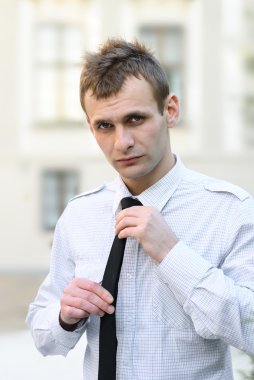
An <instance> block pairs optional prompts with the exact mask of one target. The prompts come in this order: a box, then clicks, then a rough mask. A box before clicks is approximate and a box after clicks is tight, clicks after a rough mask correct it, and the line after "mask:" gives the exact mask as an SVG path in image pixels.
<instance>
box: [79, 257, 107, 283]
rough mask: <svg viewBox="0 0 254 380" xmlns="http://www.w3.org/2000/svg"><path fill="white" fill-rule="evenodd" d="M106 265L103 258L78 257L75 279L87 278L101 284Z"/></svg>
mask: <svg viewBox="0 0 254 380" xmlns="http://www.w3.org/2000/svg"><path fill="white" fill-rule="evenodd" d="M105 265H106V263H104V262H103V260H102V258H101V257H78V258H77V259H76V268H75V277H77V278H86V279H89V280H92V281H95V282H97V283H100V282H101V281H102V278H103V274H104V270H105Z"/></svg>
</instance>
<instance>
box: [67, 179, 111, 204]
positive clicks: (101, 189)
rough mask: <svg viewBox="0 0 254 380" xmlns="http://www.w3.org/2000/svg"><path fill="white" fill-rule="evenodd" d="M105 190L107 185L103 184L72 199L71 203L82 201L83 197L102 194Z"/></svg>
mask: <svg viewBox="0 0 254 380" xmlns="http://www.w3.org/2000/svg"><path fill="white" fill-rule="evenodd" d="M105 188H106V185H105V184H104V183H103V184H101V185H100V186H97V187H95V188H93V189H90V190H87V191H84V192H83V193H80V194H77V195H75V196H74V197H72V198H71V199H70V200H69V202H73V201H75V200H77V199H80V198H83V197H88V196H89V195H90V196H92V195H94V194H96V193H101V192H102V191H103V190H105Z"/></svg>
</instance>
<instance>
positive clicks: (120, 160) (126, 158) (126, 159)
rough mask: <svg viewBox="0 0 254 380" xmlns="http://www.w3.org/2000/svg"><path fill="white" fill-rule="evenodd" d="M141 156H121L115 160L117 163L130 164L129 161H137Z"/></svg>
mask: <svg viewBox="0 0 254 380" xmlns="http://www.w3.org/2000/svg"><path fill="white" fill-rule="evenodd" d="M141 157H142V156H130V157H123V158H119V159H117V160H116V161H117V162H119V163H123V164H128V163H129V164H130V163H134V162H135V161H137V160H138V159H139V158H141Z"/></svg>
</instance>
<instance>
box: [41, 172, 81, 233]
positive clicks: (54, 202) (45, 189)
mask: <svg viewBox="0 0 254 380" xmlns="http://www.w3.org/2000/svg"><path fill="white" fill-rule="evenodd" d="M77 193H78V173H77V172H76V171H65V170H47V171H45V172H44V173H43V174H42V225H43V228H44V229H45V230H52V229H54V228H55V225H56V222H57V220H58V218H59V217H60V215H61V213H62V212H63V210H64V208H65V206H66V204H67V203H68V201H69V200H70V199H71V198H72V197H73V196H75V195H76V194H77Z"/></svg>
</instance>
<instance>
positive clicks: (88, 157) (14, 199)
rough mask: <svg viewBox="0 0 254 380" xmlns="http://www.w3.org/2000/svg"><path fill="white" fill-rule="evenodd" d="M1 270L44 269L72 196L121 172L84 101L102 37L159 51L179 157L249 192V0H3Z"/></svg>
mask: <svg viewBox="0 0 254 380" xmlns="http://www.w3.org/2000/svg"><path fill="white" fill-rule="evenodd" d="M0 25H1V28H2V30H1V37H0V46H1V60H0V78H1V99H0V104H1V126H0V173H1V174H0V177H1V197H0V209H1V213H0V221H1V222H0V223H1V232H0V235H1V248H2V249H1V252H0V268H1V269H0V271H21V270H22V271H43V270H46V268H47V267H48V264H49V257H50V246H51V243H52V236H53V229H54V226H55V223H56V220H57V219H58V217H59V215H60V213H61V212H62V210H63V208H64V206H65V205H66V203H67V201H68V199H70V198H71V197H72V196H73V195H74V194H77V193H79V192H83V191H85V190H87V189H89V188H92V187H94V186H96V185H98V184H100V183H101V182H103V181H107V180H110V179H111V178H113V177H114V175H115V173H114V171H113V169H111V168H110V166H109V165H108V164H107V163H106V162H105V160H104V158H103V156H102V154H101V153H100V151H99V149H98V148H97V146H96V144H95V142H94V141H93V137H92V135H91V134H90V132H89V130H88V128H87V125H86V121H85V117H84V115H83V113H82V111H81V107H80V105H79V75H80V69H81V62H82V59H81V56H82V54H83V52H84V51H85V50H94V49H96V47H97V46H98V44H100V43H101V42H102V41H103V40H104V39H105V38H106V37H110V36H122V37H124V38H126V39H128V40H132V39H134V38H136V37H137V38H139V39H140V40H142V41H144V42H145V43H146V44H147V45H149V46H150V47H151V49H152V50H153V51H155V53H156V56H157V57H158V58H159V60H160V61H161V63H162V64H163V66H164V68H165V70H166V73H167V75H168V78H169V81H170V85H171V89H172V91H174V92H176V93H177V94H178V95H179V97H180V99H181V104H182V106H181V119H180V121H179V123H178V126H177V127H176V128H175V130H174V131H172V137H171V139H172V145H173V148H174V151H175V152H176V153H179V154H180V156H181V157H182V160H183V161H184V163H185V164H186V165H187V166H189V167H191V168H193V169H196V170H199V171H202V172H204V173H206V174H208V175H212V176H215V177H219V178H223V179H226V180H229V181H231V182H233V183H235V184H238V185H240V186H242V187H244V188H245V189H246V190H248V191H249V192H250V193H252V194H254V181H253V169H254V43H253V41H254V3H253V1H252V0H213V1H211V0H121V1H117V0H107V1H105V0H0Z"/></svg>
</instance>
